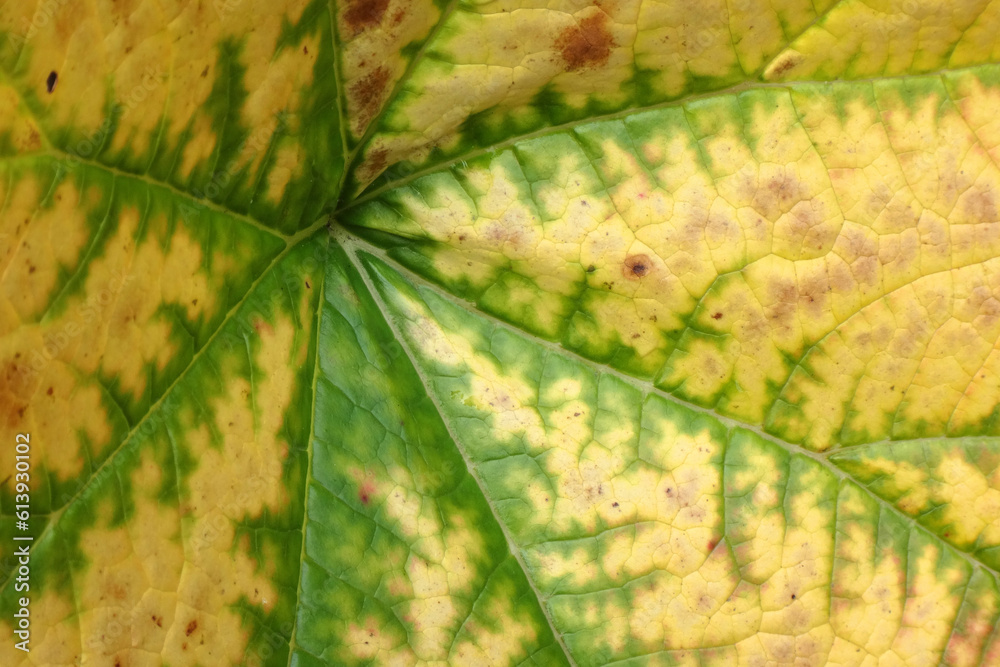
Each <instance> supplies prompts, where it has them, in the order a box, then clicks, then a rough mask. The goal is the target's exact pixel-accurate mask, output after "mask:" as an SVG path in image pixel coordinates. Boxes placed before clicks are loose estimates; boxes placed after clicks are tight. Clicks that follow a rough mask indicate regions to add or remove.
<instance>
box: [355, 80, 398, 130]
mask: <svg viewBox="0 0 1000 667" xmlns="http://www.w3.org/2000/svg"><path fill="white" fill-rule="evenodd" d="M389 77H390V73H389V70H388V69H387V68H385V67H379V68H377V69H375V70H372V71H371V72H369V73H368V74H367V75H366V76H364V77H363V78H362V79H360V80H359V81H357V82H355V83H354V84H353V85H352V86H351V97H353V98H354V102H355V104H357V105H358V118H359V120H360V122H361V123H362V124H366V123H368V121H370V120H371V119H372V116H374V115H375V113H376V112H377V111H378V108H379V105H380V104H381V103H382V98H383V97H384V96H385V90H386V87H387V86H388V85H389Z"/></svg>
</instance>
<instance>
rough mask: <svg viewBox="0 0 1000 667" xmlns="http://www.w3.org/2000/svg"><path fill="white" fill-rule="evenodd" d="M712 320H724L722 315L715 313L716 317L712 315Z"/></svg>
mask: <svg viewBox="0 0 1000 667" xmlns="http://www.w3.org/2000/svg"><path fill="white" fill-rule="evenodd" d="M712 319H713V320H721V319H722V313H715V314H714V315H712Z"/></svg>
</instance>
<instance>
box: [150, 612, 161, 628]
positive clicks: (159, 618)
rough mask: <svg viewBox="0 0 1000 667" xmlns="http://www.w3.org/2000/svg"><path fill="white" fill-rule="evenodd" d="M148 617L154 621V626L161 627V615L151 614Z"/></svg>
mask: <svg viewBox="0 0 1000 667" xmlns="http://www.w3.org/2000/svg"><path fill="white" fill-rule="evenodd" d="M149 618H150V620H151V621H153V623H156V627H158V628H162V627H163V618H162V617H160V616H157V615H156V614H153V615H152V616H150V617H149Z"/></svg>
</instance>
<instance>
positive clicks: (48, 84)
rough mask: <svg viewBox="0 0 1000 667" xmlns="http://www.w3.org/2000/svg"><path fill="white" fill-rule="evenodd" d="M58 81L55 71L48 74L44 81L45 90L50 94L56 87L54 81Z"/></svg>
mask: <svg viewBox="0 0 1000 667" xmlns="http://www.w3.org/2000/svg"><path fill="white" fill-rule="evenodd" d="M58 80H59V75H58V74H57V73H56V71H55V70H52V71H51V72H49V78H47V79H45V90H47V91H48V92H50V93H51V92H52V91H53V90H54V89H55V87H56V81H58Z"/></svg>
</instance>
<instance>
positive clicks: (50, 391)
mask: <svg viewBox="0 0 1000 667" xmlns="http://www.w3.org/2000/svg"><path fill="white" fill-rule="evenodd" d="M45 393H46V394H48V395H49V396H51V395H52V387H49V390H48V391H46V392H45Z"/></svg>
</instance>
